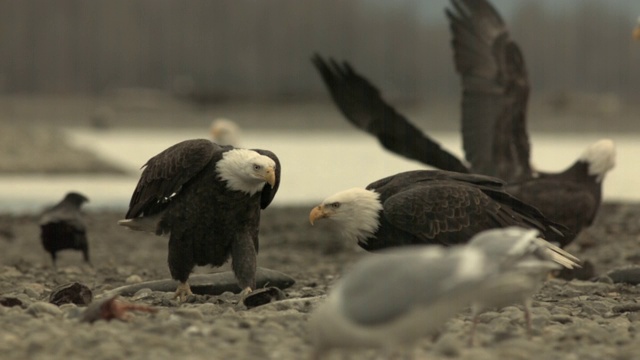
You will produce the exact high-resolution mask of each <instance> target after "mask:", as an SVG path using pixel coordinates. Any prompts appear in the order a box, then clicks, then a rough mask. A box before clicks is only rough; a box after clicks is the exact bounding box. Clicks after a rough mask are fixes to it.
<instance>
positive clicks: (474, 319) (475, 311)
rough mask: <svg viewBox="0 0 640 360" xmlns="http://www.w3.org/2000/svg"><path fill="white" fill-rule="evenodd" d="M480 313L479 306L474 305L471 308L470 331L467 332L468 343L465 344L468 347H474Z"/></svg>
mask: <svg viewBox="0 0 640 360" xmlns="http://www.w3.org/2000/svg"><path fill="white" fill-rule="evenodd" d="M480 311H481V309H480V306H479V305H476V304H474V305H472V306H471V329H470V330H469V341H468V343H467V345H468V346H469V347H472V346H474V345H475V343H476V326H477V325H478V321H479V319H478V317H479V315H480Z"/></svg>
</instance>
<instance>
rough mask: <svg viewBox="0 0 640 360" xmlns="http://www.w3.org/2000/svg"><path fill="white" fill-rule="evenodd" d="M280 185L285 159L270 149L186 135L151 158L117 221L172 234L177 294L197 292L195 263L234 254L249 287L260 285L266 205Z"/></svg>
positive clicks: (170, 259)
mask: <svg viewBox="0 0 640 360" xmlns="http://www.w3.org/2000/svg"><path fill="white" fill-rule="evenodd" d="M279 184H280V162H279V161H278V158H277V157H276V156H275V154H273V153H272V152H270V151H267V150H249V149H239V148H234V147H231V146H219V145H217V144H215V143H212V142H211V141H209V140H205V139H199V140H187V141H183V142H181V143H178V144H176V145H173V146H171V147H169V148H168V149H166V150H164V151H163V152H161V153H160V154H158V155H156V156H154V157H152V158H151V159H149V161H147V163H146V164H145V165H144V171H143V172H142V175H141V176H140V180H139V182H138V185H137V186H136V189H135V190H134V192H133V195H132V197H131V202H130V204H129V211H128V212H127V214H126V216H125V218H126V219H127V220H121V221H119V222H118V223H119V224H120V225H122V226H126V227H129V228H131V229H133V230H142V231H152V232H154V233H156V234H157V235H162V234H169V256H168V262H169V270H170V272H171V277H172V278H174V279H175V280H178V281H179V282H180V285H179V286H178V288H177V290H176V297H179V298H181V299H182V298H184V297H186V296H187V295H189V294H191V289H190V287H189V285H188V284H187V280H188V278H189V274H190V273H191V271H192V270H193V268H194V267H195V265H199V266H203V265H212V266H221V265H222V264H224V263H225V262H226V261H227V260H228V259H229V257H231V259H232V269H233V272H234V274H235V276H236V279H237V280H238V285H239V286H240V288H241V289H242V290H243V292H244V293H247V292H250V291H251V290H252V289H254V288H255V273H256V254H257V252H258V227H259V224H260V210H261V209H264V208H266V207H267V206H268V205H269V204H270V203H271V201H272V200H273V198H274V196H275V194H276V192H277V191H278V186H279Z"/></svg>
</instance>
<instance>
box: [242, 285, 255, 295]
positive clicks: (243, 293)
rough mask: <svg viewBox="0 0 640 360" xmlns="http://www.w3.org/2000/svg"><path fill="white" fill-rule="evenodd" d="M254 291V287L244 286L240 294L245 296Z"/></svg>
mask: <svg viewBox="0 0 640 360" xmlns="http://www.w3.org/2000/svg"><path fill="white" fill-rule="evenodd" d="M252 292H253V289H251V287H249V286H247V287H246V288H244V289H243V290H242V291H241V292H240V296H242V297H244V296H247V295H249V294H251V293H252Z"/></svg>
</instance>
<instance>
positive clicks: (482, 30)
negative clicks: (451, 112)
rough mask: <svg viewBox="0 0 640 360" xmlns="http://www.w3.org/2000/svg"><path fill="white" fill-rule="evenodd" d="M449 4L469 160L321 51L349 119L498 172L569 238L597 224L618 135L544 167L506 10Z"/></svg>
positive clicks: (401, 146) (382, 136)
mask: <svg viewBox="0 0 640 360" xmlns="http://www.w3.org/2000/svg"><path fill="white" fill-rule="evenodd" d="M451 3H452V8H451V9H447V10H446V15H447V19H448V20H449V24H450V28H451V32H452V34H453V40H452V45H453V52H454V62H455V67H456V71H457V72H458V73H459V74H460V76H461V78H462V88H463V91H462V120H461V130H462V143H463V147H464V152H465V158H466V160H467V162H468V163H466V162H464V161H463V160H461V159H458V158H457V157H456V156H455V155H453V154H451V153H450V152H449V151H447V150H446V149H444V148H443V147H441V146H440V145H439V144H438V143H437V142H436V141H434V140H433V139H431V138H430V137H429V136H428V135H427V134H425V133H423V132H422V131H420V130H419V129H418V128H417V127H416V126H415V125H413V124H412V123H411V122H410V121H409V120H408V119H407V118H406V117H404V116H403V115H402V114H400V113H399V112H397V111H396V110H395V109H394V108H393V107H392V106H391V105H389V104H387V103H386V102H385V100H384V99H383V98H382V96H381V95H380V91H379V90H378V89H377V88H376V87H375V86H374V85H372V84H371V82H369V81H368V80H367V79H366V78H364V77H363V76H361V75H360V74H358V73H357V72H356V71H355V70H354V69H353V68H352V67H351V66H350V65H349V64H348V63H347V62H343V63H338V62H336V61H333V60H329V61H328V62H326V61H324V60H323V59H322V58H321V57H320V56H318V55H316V56H314V57H313V63H314V65H315V66H316V68H317V69H318V71H319V72H320V75H321V76H322V79H323V81H324V82H325V84H326V85H327V88H328V89H329V92H330V94H331V96H332V98H333V100H334V102H335V103H336V105H337V106H338V108H339V109H340V111H341V112H342V113H343V114H344V115H345V117H346V118H347V119H348V120H349V121H350V122H351V123H352V124H354V125H355V126H357V127H358V128H360V129H362V130H364V131H366V132H368V133H370V134H371V135H373V136H375V137H377V138H378V139H379V141H380V142H381V143H382V144H383V145H384V146H385V148H387V149H389V150H391V151H393V152H395V153H397V154H399V155H402V156H405V157H408V158H410V159H414V160H418V161H421V162H423V163H425V164H427V165H431V166H434V167H437V168H439V169H442V170H448V171H457V172H464V173H476V174H483V175H488V176H495V177H498V178H500V179H502V180H504V181H506V182H507V183H508V184H509V186H508V188H507V191H509V192H510V193H511V194H512V195H515V196H516V197H519V198H521V199H522V200H524V201H525V202H527V203H529V204H531V205H533V206H535V207H536V208H538V209H539V210H540V211H542V213H543V214H545V216H547V217H548V218H550V219H552V220H554V221H556V222H558V223H560V224H562V225H565V226H567V227H568V228H569V229H570V230H571V231H570V233H568V234H567V236H566V237H564V238H563V242H562V243H561V244H562V246H565V245H567V244H569V243H570V242H571V241H572V240H573V239H574V238H575V236H576V235H577V234H578V233H579V232H580V231H581V230H582V229H583V228H585V227H588V226H590V225H591V224H592V223H593V220H594V218H595V215H596V214H597V212H598V209H599V207H600V203H601V202H602V182H603V180H604V177H605V175H606V174H607V172H609V171H610V170H611V169H612V168H613V167H614V165H615V146H614V143H613V141H611V140H609V139H602V140H600V141H598V142H596V143H594V144H592V145H591V146H589V147H588V148H587V149H586V150H585V151H584V153H583V154H582V155H581V156H580V157H579V158H578V159H577V160H576V161H575V162H574V163H573V164H572V165H570V166H569V167H568V168H567V169H566V170H565V171H561V172H557V173H549V172H540V171H536V170H535V169H534V167H533V166H532V165H531V163H530V152H531V146H530V144H529V135H528V133H527V124H526V121H527V103H528V99H529V79H528V75H527V70H526V66H525V61H524V56H523V54H522V52H521V51H520V48H519V46H518V44H516V42H515V41H513V40H512V39H511V37H510V35H509V31H508V29H507V26H506V25H505V23H504V21H503V20H502V18H501V17H500V14H499V13H498V12H497V11H496V10H495V9H494V8H493V7H492V6H491V4H490V3H489V2H488V1H485V0H451Z"/></svg>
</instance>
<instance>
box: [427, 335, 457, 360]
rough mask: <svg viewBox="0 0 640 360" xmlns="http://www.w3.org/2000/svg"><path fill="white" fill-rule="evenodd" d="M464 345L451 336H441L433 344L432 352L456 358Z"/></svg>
mask: <svg viewBox="0 0 640 360" xmlns="http://www.w3.org/2000/svg"><path fill="white" fill-rule="evenodd" d="M463 347H464V344H463V343H462V342H461V341H460V340H459V339H458V338H457V337H456V336H455V335H453V334H443V335H442V336H440V338H439V339H438V341H437V342H436V343H435V344H434V350H435V351H437V352H438V353H440V354H441V355H443V356H446V357H457V356H459V355H460V349H461V348H463Z"/></svg>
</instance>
